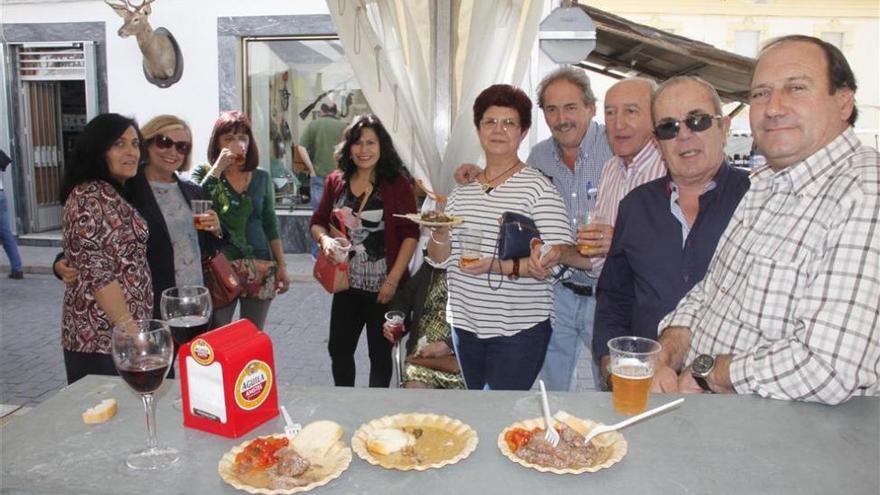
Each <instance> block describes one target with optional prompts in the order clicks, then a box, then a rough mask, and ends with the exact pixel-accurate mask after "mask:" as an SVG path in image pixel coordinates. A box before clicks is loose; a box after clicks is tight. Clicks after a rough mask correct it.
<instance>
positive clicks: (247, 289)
mask: <svg viewBox="0 0 880 495" xmlns="http://www.w3.org/2000/svg"><path fill="white" fill-rule="evenodd" d="M232 268H233V269H234V270H235V273H236V274H237V275H238V280H239V281H240V283H241V288H242V290H241V297H248V298H251V299H261V300H267V299H272V298H273V297H275V285H276V284H275V283H276V272H277V267H276V265H275V262H274V261H268V260H261V259H256V258H241V259H237V260H233V261H232Z"/></svg>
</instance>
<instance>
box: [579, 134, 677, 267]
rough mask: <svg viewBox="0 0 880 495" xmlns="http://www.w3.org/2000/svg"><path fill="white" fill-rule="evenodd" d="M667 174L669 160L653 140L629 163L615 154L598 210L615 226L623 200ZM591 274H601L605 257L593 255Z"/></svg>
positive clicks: (605, 174)
mask: <svg viewBox="0 0 880 495" xmlns="http://www.w3.org/2000/svg"><path fill="white" fill-rule="evenodd" d="M664 175H666V162H665V161H663V156H662V155H660V149H659V148H658V147H657V143H656V142H655V141H654V140H653V139H651V140H650V141H648V144H646V145H645V147H644V148H642V149H641V151H639V152H638V153H636V156H635V157H634V158H633V161H632V163H630V164H629V166H627V164H626V163H624V161H623V158H620V157H619V156H615V157H613V158H611V159H610V160H608V163H606V164H605V167H604V168H603V169H602V177H601V178H600V179H599V197H598V198H597V199H596V210H598V212H599V213H600V214H601V215H603V216H604V217H605V218H607V219H608V221H609V222H611V225H614V222H616V221H617V208H618V206H619V205H620V201H621V200H622V199H623V198H624V197H626V195H627V194H629V192H630V191H632V190H633V189H635V188H637V187H639V186H641V185H642V184H645V183H647V182H651V181H652V180H654V179H659V178H660V177H663V176H664ZM592 263H593V267H592V268H591V269H590V272H589V273H590V275H592V276H593V277H599V275H600V274H601V273H602V267H603V266H604V265H605V258H593V259H592Z"/></svg>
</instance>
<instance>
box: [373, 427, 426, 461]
mask: <svg viewBox="0 0 880 495" xmlns="http://www.w3.org/2000/svg"><path fill="white" fill-rule="evenodd" d="M415 443H416V439H415V437H413V436H412V435H410V434H409V433H407V432H405V431H403V430H399V429H397V428H379V429H377V430H373V431H371V432H370V435H369V436H368V437H367V449H368V450H369V451H370V452H373V453H375V454H380V455H388V454H393V453H395V452H397V451H399V450H403V449H404V448H406V447H409V446H411V445H413V444H415Z"/></svg>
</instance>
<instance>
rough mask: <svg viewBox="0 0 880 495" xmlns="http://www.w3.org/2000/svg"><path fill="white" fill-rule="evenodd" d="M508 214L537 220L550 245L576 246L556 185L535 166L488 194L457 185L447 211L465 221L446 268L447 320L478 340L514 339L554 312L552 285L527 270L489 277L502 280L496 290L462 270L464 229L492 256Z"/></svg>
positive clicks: (454, 238)
mask: <svg viewBox="0 0 880 495" xmlns="http://www.w3.org/2000/svg"><path fill="white" fill-rule="evenodd" d="M506 211H510V212H516V213H520V214H522V215H525V216H528V217H529V218H531V219H532V220H534V221H535V225H536V226H537V227H538V230H539V231H540V232H541V238H542V239H543V240H544V242H545V243H547V244H573V243H574V236H573V235H572V231H571V228H570V227H569V225H568V220H567V216H566V212H565V204H564V203H563V202H562V198H560V197H559V193H558V192H557V191H556V188H555V187H553V184H551V183H550V181H549V180H547V178H546V177H544V175H542V174H541V172H539V171H537V170H535V169H533V168H529V167H524V168H523V169H522V170H520V171H519V172H517V173H516V174H514V175H513V176H512V177H510V178H509V179H507V181H506V182H504V183H502V184H500V185H499V186H496V187H495V188H494V189H493V190H492V191H491V192H490V193H485V192H483V188H482V186H481V185H480V184H479V183H478V182H472V183H470V184H464V185H461V186H458V187H456V188H455V189H454V190H453V191H452V194H450V195H449V200H448V202H447V205H446V212H447V213H449V214H450V215H456V216H461V217H464V223H463V224H462V225H460V226H459V227H458V228H455V229H453V230H452V233H451V242H452V245H451V248H452V249H451V252H450V255H449V259H447V260H446V262H445V263H444V264H443V265H445V266H446V267H447V278H448V283H449V300H448V301H447V305H446V320H447V321H448V322H449V324H451V325H453V326H454V327H456V328H458V329H461V330H465V331H468V332H473V333H475V334H476V335H477V337H479V338H489V337H498V336H510V335H515V334H516V333H518V332H520V331H522V330H526V329H528V328H531V327H533V326H535V325H537V324H538V323H540V322H542V321H544V320H546V319H547V318H550V317H551V315H552V312H553V300H552V295H553V292H552V290H551V283H550V281H548V280H535V279H533V278H530V277H528V273H527V272H528V267H526V266H522V265H521V266H520V274H521V276H520V278H519V279H517V280H509V279H508V278H507V277H506V276H503V275H501V274H498V273H492V274H490V275H489V276H491V278H492V286H493V287H497V286H498V281H499V279H502V278H503V282H502V283H501V288H500V289H498V290H494V291H493V290H492V289H490V288H489V282H488V278H489V276H487V275H486V274H483V275H480V276H477V277H475V276H472V275H468V274H465V273H462V271H461V269H460V268H459V260H460V259H461V247H462V245H461V242H462V238H463V236H464V235H465V233H466V231H467V230H469V229H473V230H476V231H479V232H480V233H481V234H482V241H481V243H480V253H481V255H482V256H483V257H491V256H492V253H493V251H494V250H495V245H496V241H497V238H498V226H499V223H498V220H499V219H500V218H501V215H502V214H503V213H504V212H506ZM474 237H476V236H474Z"/></svg>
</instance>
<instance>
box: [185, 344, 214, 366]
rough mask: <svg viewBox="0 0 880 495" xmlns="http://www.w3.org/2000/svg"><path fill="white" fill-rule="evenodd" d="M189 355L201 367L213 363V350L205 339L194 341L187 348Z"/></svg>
mask: <svg viewBox="0 0 880 495" xmlns="http://www.w3.org/2000/svg"><path fill="white" fill-rule="evenodd" d="M189 353H190V354H191V355H192V357H193V359H195V361H196V362H197V363H199V364H201V365H202V366H208V365H209V364H211V363H213V362H214V349H212V348H211V344H209V343H208V342H207V341H206V340H205V339H196V340H194V341H193V343H192V344H191V345H190V347H189Z"/></svg>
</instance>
